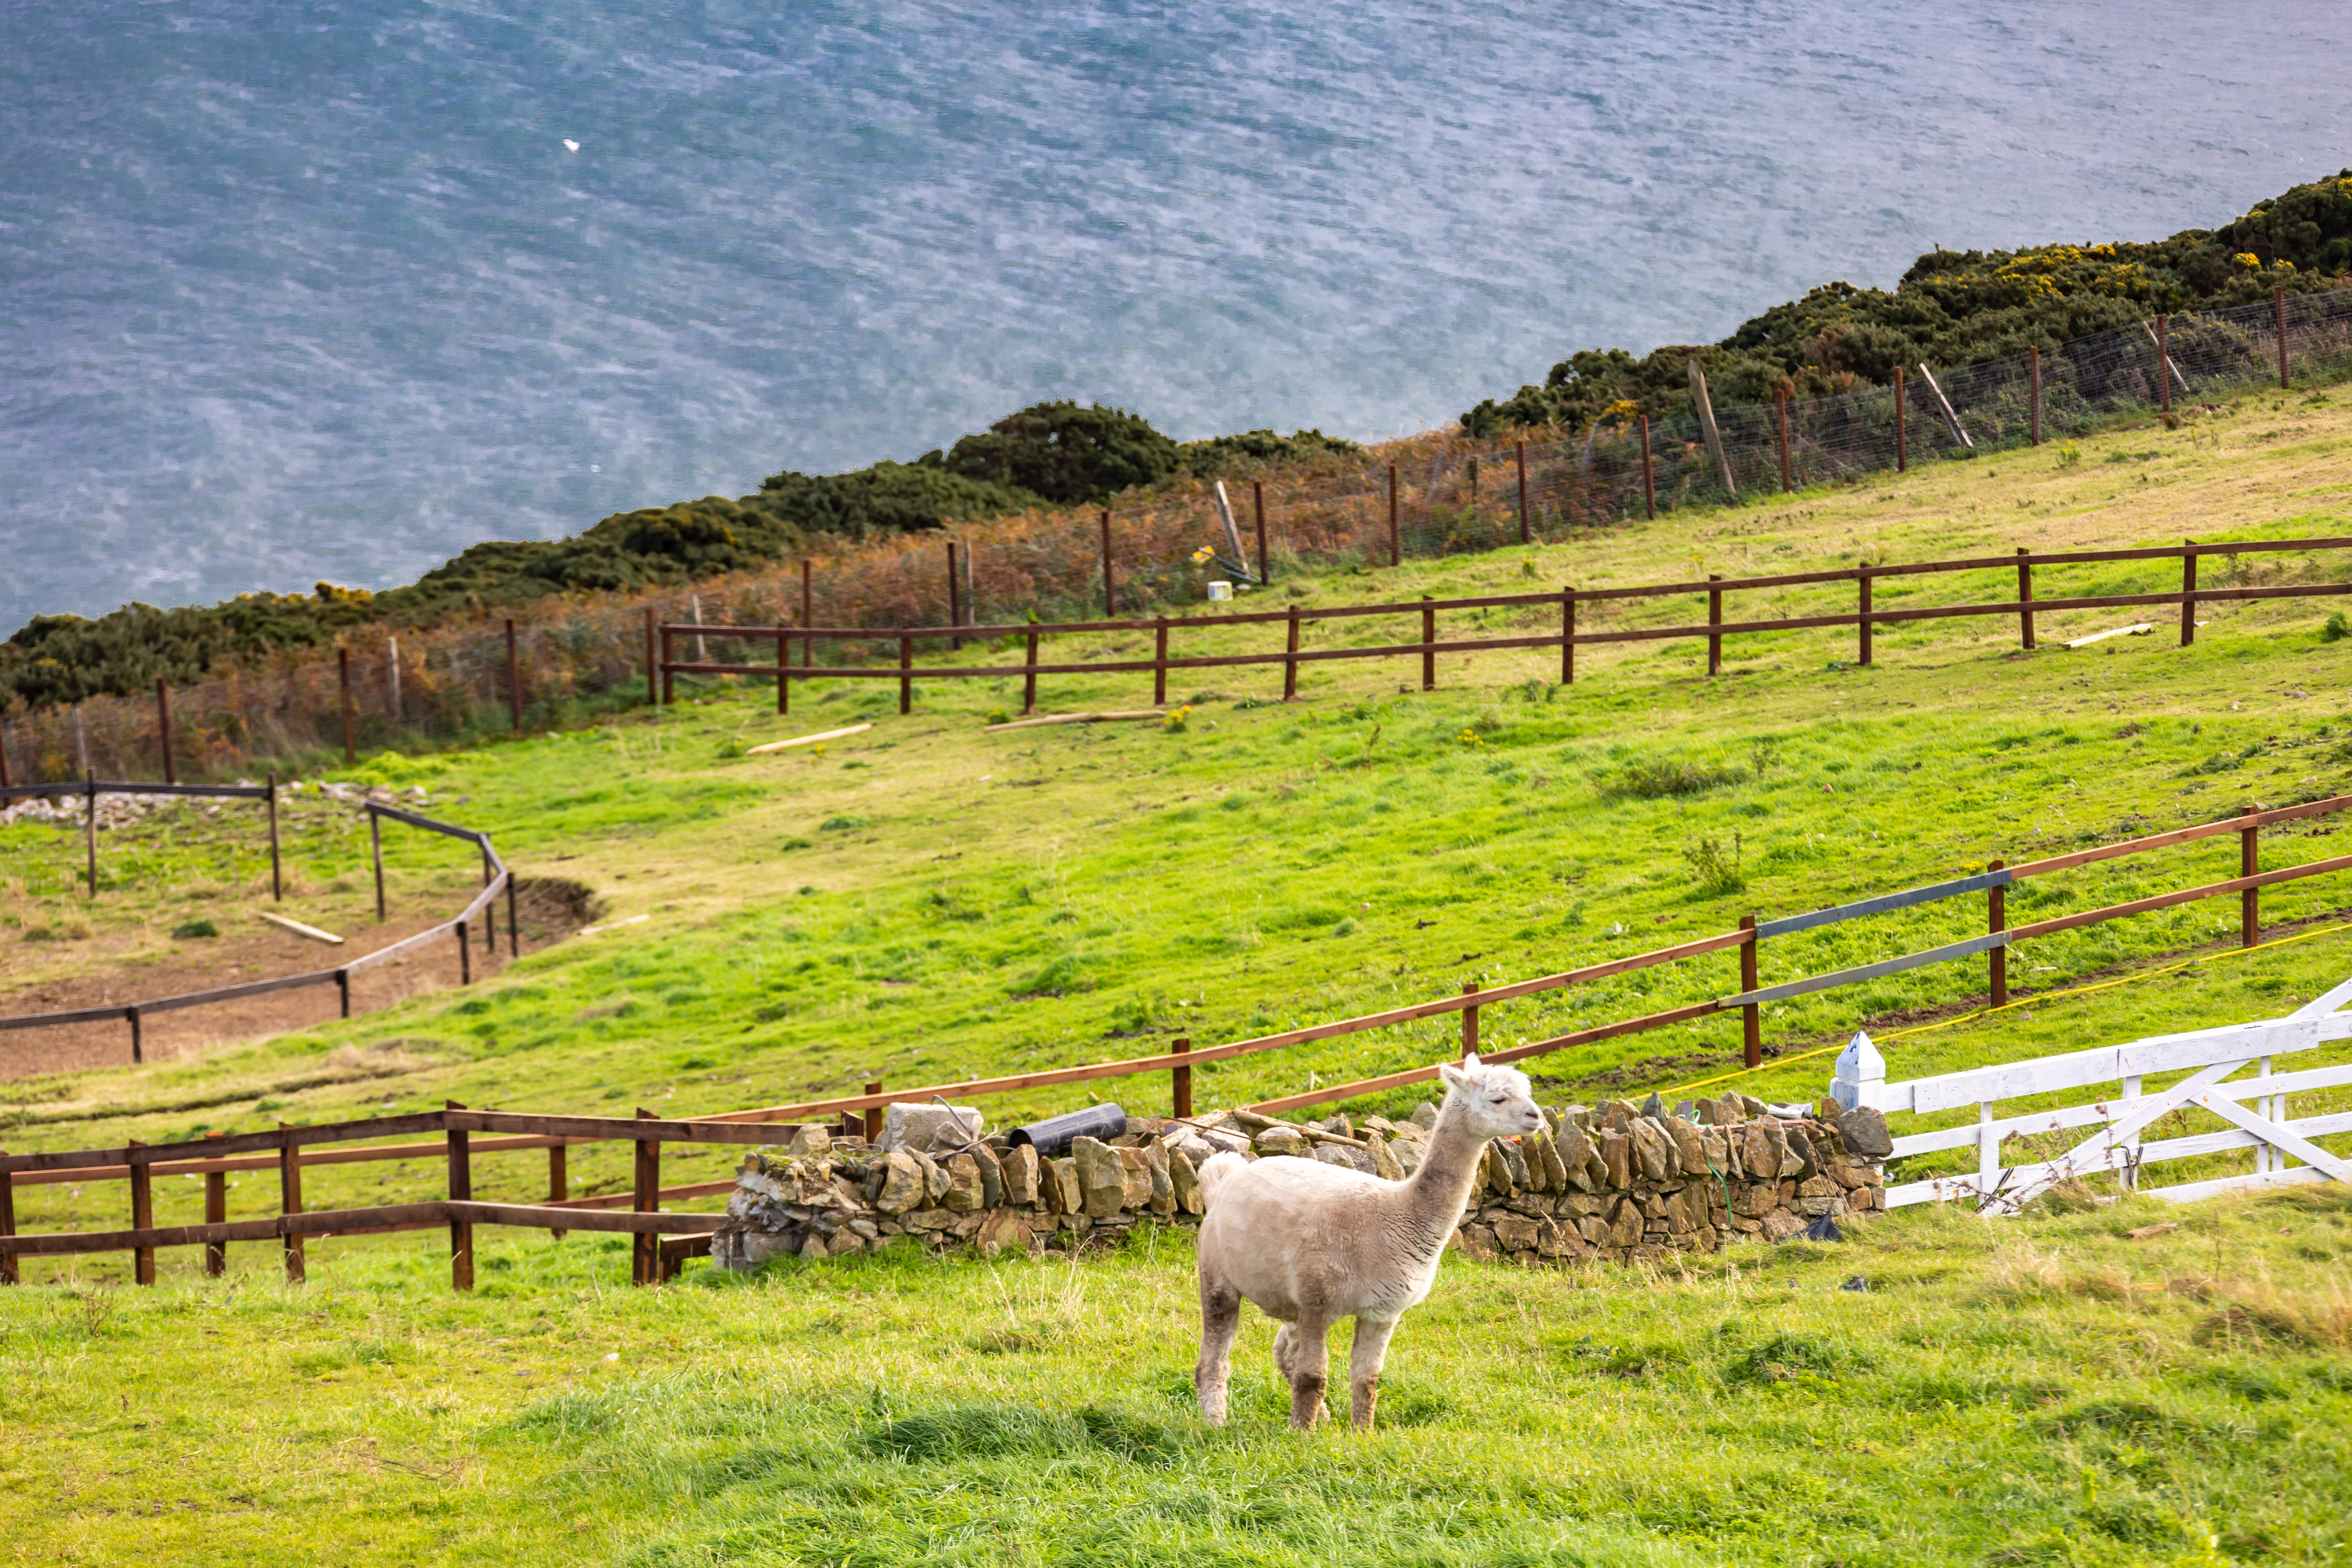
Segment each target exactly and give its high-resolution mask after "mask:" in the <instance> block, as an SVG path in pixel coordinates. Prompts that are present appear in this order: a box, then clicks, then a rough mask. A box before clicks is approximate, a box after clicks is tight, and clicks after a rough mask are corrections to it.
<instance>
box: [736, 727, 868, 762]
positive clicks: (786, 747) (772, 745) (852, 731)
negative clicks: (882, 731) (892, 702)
mask: <svg viewBox="0 0 2352 1568" xmlns="http://www.w3.org/2000/svg"><path fill="white" fill-rule="evenodd" d="M872 728H874V726H873V725H871V724H852V725H850V726H849V727H848V728H846V729H842V730H824V731H819V732H817V733H816V734H814V735H794V736H793V738H792V739H791V740H789V741H771V742H768V743H767V744H766V745H764V746H746V747H745V748H744V749H743V754H744V755H745V756H747V757H757V756H762V755H765V754H766V753H767V752H786V751H790V750H791V749H792V748H793V747H794V746H814V745H815V744H817V743H818V742H821V741H838V740H840V739H841V738H842V737H843V736H845V735H862V734H864V733H865V732H866V731H868V730H871V729H872Z"/></svg>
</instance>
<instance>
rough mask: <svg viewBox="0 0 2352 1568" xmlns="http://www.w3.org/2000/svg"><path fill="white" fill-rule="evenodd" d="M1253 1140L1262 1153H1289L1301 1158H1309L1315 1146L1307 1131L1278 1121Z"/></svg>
mask: <svg viewBox="0 0 2352 1568" xmlns="http://www.w3.org/2000/svg"><path fill="white" fill-rule="evenodd" d="M1251 1142H1252V1144H1253V1145H1254V1146H1255V1148H1256V1150H1257V1152H1259V1153H1261V1154H1265V1155H1275V1154H1287V1155H1291V1156H1294V1157H1296V1158H1299V1159H1305V1158H1307V1156H1308V1152H1309V1151H1310V1150H1311V1149H1312V1147H1313V1145H1312V1144H1311V1143H1309V1142H1308V1141H1307V1135H1306V1134H1305V1133H1303V1132H1301V1131H1298V1130H1297V1128H1295V1127H1285V1126H1282V1125H1280V1124H1278V1123H1277V1124H1276V1125H1275V1126H1272V1127H1269V1128H1267V1129H1265V1131H1263V1132H1260V1133H1259V1134H1258V1135H1257V1136H1256V1137H1255V1138H1254V1139H1252V1140H1251Z"/></svg>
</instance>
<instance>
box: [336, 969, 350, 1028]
mask: <svg viewBox="0 0 2352 1568" xmlns="http://www.w3.org/2000/svg"><path fill="white" fill-rule="evenodd" d="M335 993H336V996H337V998H338V999H339V1000H340V1002H341V1006H342V1016H344V1017H346V1018H348V1017H350V1016H352V972H351V971H350V970H348V969H338V970H336V971H335Z"/></svg>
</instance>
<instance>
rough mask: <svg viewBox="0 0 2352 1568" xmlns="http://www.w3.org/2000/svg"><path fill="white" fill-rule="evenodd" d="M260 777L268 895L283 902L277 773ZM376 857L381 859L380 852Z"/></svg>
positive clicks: (371, 819)
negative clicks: (266, 831)
mask: <svg viewBox="0 0 2352 1568" xmlns="http://www.w3.org/2000/svg"><path fill="white" fill-rule="evenodd" d="M262 777H263V778H264V779H266V780H267V781H268V782H267V783H266V784H263V785H262V788H263V790H264V791H265V792H266V793H265V794H264V795H263V796H262V798H263V800H264V801H266V802H267V803H268V807H269V896H270V898H271V899H272V900H276V901H277V902H278V903H284V902H285V901H286V867H285V862H284V861H283V860H282V859H281V858H279V856H278V775H277V774H276V773H264V774H263V775H262ZM368 821H369V823H370V824H371V825H373V823H374V821H375V813H373V812H370V813H368ZM377 858H378V859H379V861H381V859H382V855H381V852H379V854H378V857H377ZM376 879H377V881H378V882H381V881H382V880H383V871H382V870H381V869H379V870H378V871H377V873H376ZM376 902H377V903H378V904H379V905H381V904H382V903H383V898H382V896H381V894H379V896H378V898H377V900H376Z"/></svg>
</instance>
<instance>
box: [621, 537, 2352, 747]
mask: <svg viewBox="0 0 2352 1568" xmlns="http://www.w3.org/2000/svg"><path fill="white" fill-rule="evenodd" d="M2347 550H2352V538H2340V537H2327V538H2316V539H2286V540H2251V541H2242V542H2225V543H2218V544H2199V543H2197V542H2194V541H2185V542H2182V543H2180V544H2179V545H2177V546H2174V545H2162V546H2142V547H2135V548H2131V549H2122V550H2059V551H2049V552H2042V553H2038V554H2037V553H2035V552H2032V551H2028V550H2023V549H2020V550H2019V551H2017V552H2015V553H2014V554H2011V555H1996V556H1979V557H1970V558H1967V559H1960V560H1950V561H1918V562H1892V563H1882V564H1877V565H1873V564H1869V563H1862V564H1859V565H1855V566H1851V567H1839V568H1835V569H1832V570H1829V571H1822V572H1785V573H1776V574H1769V575H1765V576H1754V577H1710V578H1707V579H1706V580H1704V581H1691V582H1678V583H1653V584H1639V585H1635V586H1631V587H1622V588H1576V587H1565V588H1560V589H1559V590H1557V591H1553V592H1546V593H1539V594H1489V595H1475V596H1470V597H1463V598H1451V599H1433V598H1425V599H1418V600H1411V601H1403V602H1394V603H1384V604H1370V605H1329V606H1321V607H1318V608H1317V609H1315V610H1313V611H1311V612H1310V611H1306V610H1303V609H1301V608H1300V607H1298V606H1297V605H1292V606H1289V607H1287V608H1285V609H1281V610H1242V611H1235V612H1234V613H1233V614H1231V615H1220V616H1153V617H1151V618H1150V619H1148V620H1142V619H1129V620H1100V621H1056V622H1036V623H1031V622H1024V623H1017V624H1007V625H996V626H992V625H971V626H886V627H872V626H863V627H861V626H704V625H700V624H697V623H691V622H662V623H650V613H649V631H650V634H651V635H649V636H648V637H647V645H648V646H647V653H648V655H649V657H651V658H652V659H653V661H654V665H653V669H652V671H650V672H649V673H648V677H647V681H648V689H651V688H652V687H653V685H654V683H655V677H656V675H657V676H658V686H659V690H660V693H661V700H663V701H665V702H667V701H670V700H674V699H675V696H676V679H677V677H678V676H681V675H732V676H749V677H754V678H760V679H770V678H772V679H774V680H775V681H776V683H777V686H776V692H777V708H778V710H779V711H789V710H790V707H791V695H790V694H791V686H792V682H793V680H795V679H802V680H808V679H867V680H896V681H897V682H898V710H899V711H900V712H902V713H905V712H909V711H911V710H912V709H913V703H914V682H915V681H917V680H919V679H922V680H929V679H950V680H953V679H1007V678H1011V677H1013V676H1018V677H1021V678H1022V679H1023V680H1024V700H1023V706H1022V711H1023V712H1024V713H1028V712H1034V711H1035V709H1036V683H1037V678H1038V677H1039V676H1041V675H1108V674H1140V673H1143V672H1145V671H1150V674H1151V676H1152V685H1153V701H1154V702H1155V703H1161V702H1164V701H1165V700H1166V694H1167V683H1168V674H1169V672H1170V671H1171V670H1181V669H1216V668H1236V667H1242V666H1250V665H1279V666H1281V667H1283V670H1284V679H1283V686H1284V690H1283V695H1284V698H1285V700H1290V699H1292V698H1295V697H1296V696H1297V673H1298V667H1299V666H1300V665H1302V664H1313V663H1320V662H1326V661H1329V660H1334V659H1359V658H1419V659H1420V660H1421V663H1422V689H1423V690H1424V691H1427V690H1434V689H1436V686H1437V665H1436V659H1437V656H1438V655H1439V654H1446V653H1452V654H1467V653H1493V652H1500V651H1504V650H1507V649H1520V648H1552V647H1556V648H1559V650H1560V653H1561V658H1560V679H1561V682H1562V683H1563V684H1569V683H1572V682H1573V681H1574V679H1575V678H1576V668H1575V658H1574V650H1575V649H1576V648H1578V647H1599V646H1602V645H1605V644H1611V643H1637V642H1675V641H1684V640H1688V639H1694V638H1705V639H1706V645H1707V673H1708V674H1709V675H1717V674H1720V673H1721V671H1722V668H1723V639H1724V638H1725V637H1743V636H1752V635H1756V634H1759V633H1768V632H1787V631H1799V630H1810V629H1818V628H1823V627H1852V628H1853V629H1854V632H1855V634H1856V641H1855V662H1857V663H1859V664H1864V665H1869V664H1872V663H1874V662H1875V651H1874V647H1873V646H1872V635H1871V634H1872V631H1873V629H1874V628H1875V627H1879V626H1905V625H1908V624H1911V623H1913V622H1919V621H1934V620H1951V619H1963V618H1968V617H1972V616H2016V617H2017V618H2018V639H2019V646H2020V647H2026V648H2031V647H2033V646H2034V639H2035V626H2034V617H2035V616H2037V615H2047V614H2052V613H2055V612H2060V611H2066V610H2095V609H2139V608H2145V607H2147V606H2151V605H2174V606H2178V608H2179V612H2180V643H2181V646H2183V647H2188V646H2189V645H2190V644H2192V643H2194V642H2195V641H2196V637H2197V625H2196V609H2197V606H2198V605H2206V604H2221V603H2232V602H2240V603H2242V602H2248V601H2255V600H2264V599H2296V598H2326V597H2335V596H2339V595H2352V582H2344V583H2296V584H2267V585H2262V586H2253V587H2200V585H2199V584H2198V581H2197V563H2198V561H2199V560H2200V558H2202V557H2205V556H2214V555H2221V556H2230V557H2235V556H2239V555H2246V554H2261V553H2279V552H2335V551H2347ZM2158 560H2172V561H2178V562H2179V563H2180V573H2181V585H2180V587H2179V589H2178V590H2171V591H2166V592H2161V593H2149V594H2089V595H2071V596H2068V597H2063V598H2036V597H2035V596H2034V592H2033V572H2034V569H2035V568H2036V567H2051V566H2067V565H2082V564H2089V563H2103V562H2118V561H2158ZM1990 571H2001V572H2011V571H2014V572H2015V573H2016V574H2017V584H2018V596H2017V597H2016V598H2014V599H2000V600H1992V601H1987V602H1983V603H1975V604H1957V605H1914V606H1909V607H1900V608H1892V609H1888V608H1881V607H1879V606H1877V605H1875V604H1874V603H1873V587H1874V584H1878V583H1881V582H1885V581H1890V580H1893V579H1896V578H1902V577H1911V576H1925V575H1933V574H1941V573H1948V572H1990ZM1834 583H1851V584H1853V585H1854V590H1855V607H1854V609H1853V611H1852V612H1851V613H1844V612H1840V613H1833V614H1826V615H1808V616H1778V617H1774V618H1771V619H1764V620H1744V621H1742V620H1727V619H1725V618H1724V595H1727V594H1731V593H1740V592H1747V591H1752V590H1758V589H1767V588H1787V587H1800V586H1811V585H1817V584H1834ZM1694 596H1695V597H1702V598H1704V599H1705V600H1706V606H1707V618H1706V620H1705V621H1703V622H1694V623H1687V624H1680V625H1675V626H1633V627H1625V628H1622V629H1617V630H1611V631H1594V630H1582V631H1580V630H1578V629H1577V625H1576V615H1577V609H1578V606H1579V605H1596V604H1605V603H1612V602H1621V601H1632V600H1637V599H1656V598H1674V597H1694ZM1537 606H1557V608H1558V609H1559V626H1560V629H1559V631H1557V632H1553V633H1539V634H1536V635H1532V636H1525V637H1466V638H1463V637H1457V638H1451V639H1441V638H1439V637H1438V636H1437V629H1436V628H1437V620H1436V617H1437V616H1438V615H1439V613H1441V612H1446V611H1462V610H1486V609H1527V608H1532V607H1537ZM1362 616H1419V617H1420V620H1421V628H1422V635H1421V637H1419V638H1418V639H1416V640H1413V641H1409V642H1389V643H1374V644H1367V645H1359V646H1353V647H1327V648H1302V647H1299V631H1300V628H1301V627H1302V626H1313V625H1316V624H1318V623H1320V622H1324V621H1342V620H1349V619H1354V618H1359V617H1362ZM1276 623H1280V624H1282V625H1284V626H1286V632H1287V637H1286V645H1285V647H1284V648H1283V649H1282V651H1280V652H1278V653H1276V652H1267V653H1243V654H1213V655H1190V656H1184V655H1171V653H1170V652H1169V637H1170V635H1171V633H1173V632H1177V631H1183V630H1191V629H1205V628H1211V627H1221V628H1222V627H1232V626H1265V625H1272V624H1276ZM1106 632H1150V633H1151V634H1152V635H1153V639H1154V642H1153V652H1152V657H1151V658H1129V659H1101V660H1091V661H1076V662H1065V663H1057V664H1056V663H1041V662H1040V661H1039V659H1038V657H1037V648H1038V639H1039V638H1040V637H1062V636H1072V635H1086V634H1095V633H1106ZM678 637H693V638H695V639H696V647H697V648H698V649H700V648H701V647H704V646H705V645H706V644H707V642H708V640H709V638H711V637H737V638H742V639H746V640H752V641H762V640H764V641H772V642H774V643H775V645H776V658H775V660H774V662H772V663H768V664H731V663H727V662H724V661H719V660H712V659H709V658H701V657H699V656H698V657H697V658H693V659H680V658H676V657H675V654H674V644H675V642H676V640H677V638H678ZM1012 637H1020V638H1023V639H1024V640H1025V642H1026V645H1027V657H1026V658H1024V660H1023V662H1021V663H1019V664H982V665H923V666H918V665H917V664H915V662H914V647H915V644H916V643H917V642H918V641H922V642H938V641H940V640H942V639H944V640H946V641H947V642H948V643H949V644H950V646H951V647H961V645H962V643H963V641H964V640H965V639H967V638H974V639H986V638H1012ZM794 640H798V641H799V642H800V643H801V644H802V646H803V658H802V662H800V663H798V664H794V663H793V662H791V658H790V651H789V650H790V646H791V644H792V643H793V641H794ZM820 642H835V643H841V642H845V643H895V644H896V645H897V651H898V660H897V662H896V663H895V664H892V665H864V664H854V663H841V664H819V663H817V662H816V657H815V650H816V647H817V645H818V644H819V643H820Z"/></svg>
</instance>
